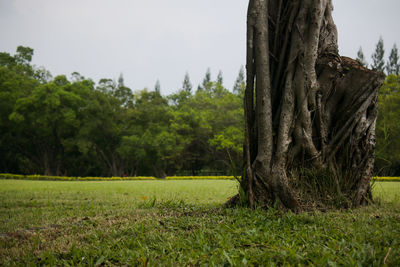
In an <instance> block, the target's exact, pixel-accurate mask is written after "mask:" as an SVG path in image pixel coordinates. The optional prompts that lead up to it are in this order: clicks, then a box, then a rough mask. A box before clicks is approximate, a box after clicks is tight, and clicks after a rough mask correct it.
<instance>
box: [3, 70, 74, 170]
mask: <svg viewBox="0 0 400 267" xmlns="http://www.w3.org/2000/svg"><path fill="white" fill-rule="evenodd" d="M69 87H70V83H69V82H68V80H67V79H66V78H65V76H57V77H56V78H55V79H54V80H53V81H52V82H50V83H47V84H43V85H39V86H37V87H36V88H35V89H34V90H33V91H32V93H31V94H30V95H28V96H26V97H23V98H19V99H18V100H17V102H16V104H15V107H14V111H13V113H12V114H11V115H10V119H11V120H12V121H13V122H15V123H16V124H17V125H18V129H19V132H18V139H19V142H20V144H24V147H23V149H21V153H24V155H25V156H26V158H27V159H29V160H30V161H31V162H32V163H34V164H35V165H36V166H37V167H38V168H39V169H40V170H41V171H42V172H43V173H44V174H46V175H61V174H63V173H64V172H65V168H64V166H63V163H64V161H65V153H64V152H65V143H66V142H68V139H69V138H71V137H73V136H74V135H75V133H76V132H77V130H78V127H79V121H78V120H77V114H78V109H79V107H80V102H81V101H82V100H81V98H80V97H79V96H78V95H76V94H75V93H73V92H71V90H70V88H69ZM27 148H28V149H27Z"/></svg>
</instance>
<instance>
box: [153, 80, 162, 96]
mask: <svg viewBox="0 0 400 267" xmlns="http://www.w3.org/2000/svg"><path fill="white" fill-rule="evenodd" d="M154 91H155V92H156V93H158V94H160V93H161V84H160V80H157V82H156V84H155V85H154Z"/></svg>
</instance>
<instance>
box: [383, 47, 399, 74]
mask: <svg viewBox="0 0 400 267" xmlns="http://www.w3.org/2000/svg"><path fill="white" fill-rule="evenodd" d="M386 71H387V73H388V74H389V75H390V74H395V75H399V74H400V61H399V50H398V49H397V46H396V44H394V45H393V48H392V51H391V52H390V56H389V61H388V62H387V65H386Z"/></svg>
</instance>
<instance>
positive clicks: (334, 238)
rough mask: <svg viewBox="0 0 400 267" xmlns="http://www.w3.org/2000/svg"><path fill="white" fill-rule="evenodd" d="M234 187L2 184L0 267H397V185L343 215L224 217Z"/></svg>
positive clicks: (226, 183)
mask: <svg viewBox="0 0 400 267" xmlns="http://www.w3.org/2000/svg"><path fill="white" fill-rule="evenodd" d="M236 191H237V183H236V182H235V181H232V180H200V181H198V180H183V181H176V180H170V181H115V182H114V181H113V182H59V181H57V182H55V181H16V180H0V266H1V265H50V266H56V265H73V266H75V265H88V266H96V265H97V266H99V265H132V266H137V265H140V266H146V265H148V266H154V265H163V266H165V265H166V266H182V265H184V266H192V265H194V266H197V265H201V266H202V265H211V266H223V265H228V266H229V265H234V266H252V265H267V266H268V265H307V266H312V265H317V266H321V265H330V266H334V265H347V266H354V265H362V266H382V265H388V266H399V265H400V183H399V182H376V183H375V184H374V193H375V195H376V197H377V198H379V201H378V204H376V205H373V206H370V207H366V208H362V209H356V210H351V211H346V212H339V211H334V212H327V213H320V212H315V213H303V214H298V215H296V214H292V213H286V214H283V213H280V212H278V211H276V210H269V211H261V210H256V211H250V210H248V209H245V208H235V209H224V208H221V206H222V205H221V204H222V203H224V202H225V201H226V200H227V199H228V198H229V197H230V196H232V195H234V194H235V192H236Z"/></svg>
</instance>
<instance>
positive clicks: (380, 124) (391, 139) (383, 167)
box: [376, 74, 400, 176]
mask: <svg viewBox="0 0 400 267" xmlns="http://www.w3.org/2000/svg"><path fill="white" fill-rule="evenodd" d="M399 117H400V75H394V74H391V75H389V76H388V77H387V78H386V80H385V83H384V84H383V86H382V88H381V89H380V92H379V116H378V121H377V125H376V136H377V144H376V161H377V162H376V171H377V172H378V174H379V175H385V176H398V175H400V139H399V138H398V137H399V135H400V123H399Z"/></svg>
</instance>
